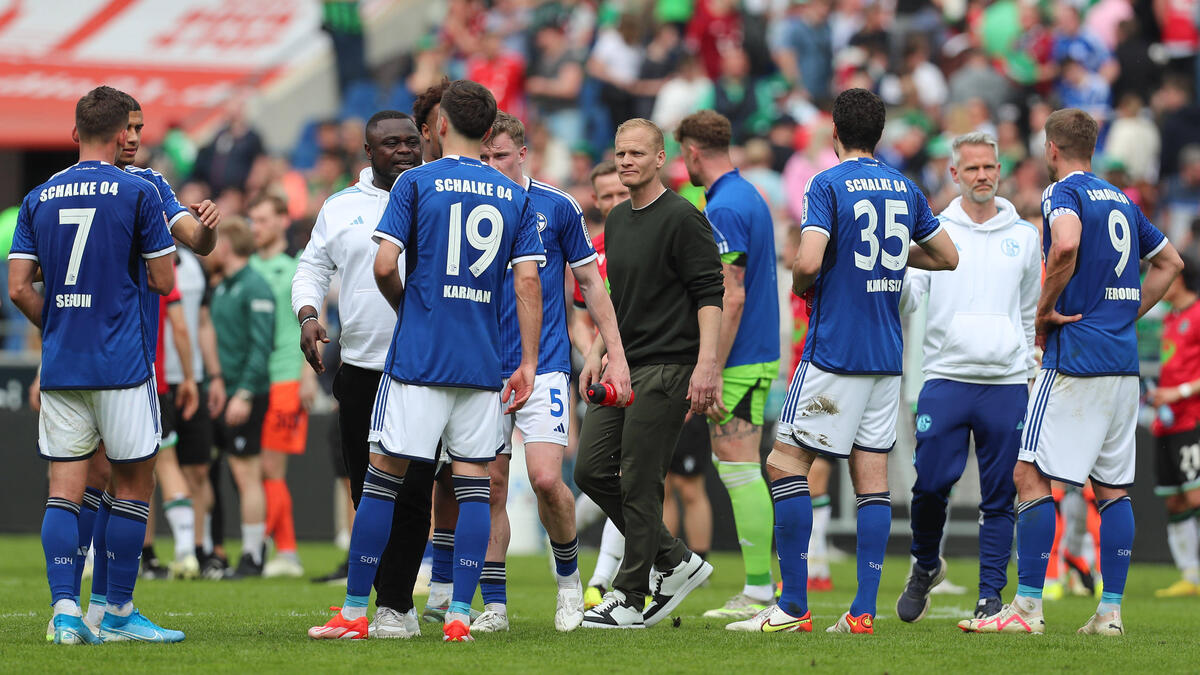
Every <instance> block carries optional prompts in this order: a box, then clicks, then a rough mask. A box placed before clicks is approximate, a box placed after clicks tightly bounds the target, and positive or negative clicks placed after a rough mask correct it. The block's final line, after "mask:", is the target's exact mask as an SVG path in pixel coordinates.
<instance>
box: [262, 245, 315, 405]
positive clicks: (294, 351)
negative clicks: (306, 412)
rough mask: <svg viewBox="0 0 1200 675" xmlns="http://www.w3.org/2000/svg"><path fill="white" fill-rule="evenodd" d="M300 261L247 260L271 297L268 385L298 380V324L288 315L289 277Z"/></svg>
mask: <svg viewBox="0 0 1200 675" xmlns="http://www.w3.org/2000/svg"><path fill="white" fill-rule="evenodd" d="M299 262H300V261H299V260H298V259H297V258H295V257H293V256H290V255H288V254H287V253H280V254H278V255H276V256H275V257H273V258H271V259H270V260H263V259H262V258H260V257H258V256H257V255H255V256H253V257H251V258H250V266H251V267H253V268H254V271H256V272H258V273H259V274H260V275H262V277H263V278H264V279H266V280H267V285H268V286H270V287H271V294H272V295H274V296H275V347H274V349H272V350H271V361H270V366H269V369H270V371H271V383H272V384H274V383H276V382H294V381H296V380H299V379H300V370H301V369H302V368H303V367H304V353H303V352H301V351H300V324H299V323H297V322H296V317H295V316H294V315H293V314H292V278H293V277H295V276H296V265H297V264H298V263H299Z"/></svg>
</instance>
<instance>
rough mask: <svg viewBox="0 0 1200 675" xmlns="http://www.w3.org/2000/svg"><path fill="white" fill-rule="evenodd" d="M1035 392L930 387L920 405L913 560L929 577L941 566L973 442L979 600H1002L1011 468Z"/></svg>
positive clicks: (1013, 387) (1007, 387) (1006, 387)
mask: <svg viewBox="0 0 1200 675" xmlns="http://www.w3.org/2000/svg"><path fill="white" fill-rule="evenodd" d="M1028 401H1029V390H1028V388H1027V387H1026V386H1025V385H1023V384H1001V385H995V384H990V385H989V384H967V383H964V382H954V381H951V380H929V381H928V382H926V383H925V386H924V387H922V389H921V396H920V398H919V399H917V452H916V457H915V458H914V460H913V463H914V465H915V466H916V469H917V480H916V483H914V484H913V499H912V533H913V542H912V555H913V557H915V558H916V559H917V563H918V564H919V565H921V567H923V568H925V569H933V568H934V567H936V566H937V563H938V551H939V548H940V544H941V541H942V531H943V529H944V528H945V525H946V507H947V504H948V498H949V496H950V488H952V487H953V486H954V484H955V483H956V482H958V479H959V478H961V477H962V473H963V469H965V468H966V465H967V452H968V442H969V440H970V435H971V434H974V436H975V457H976V459H977V460H978V462H979V483H980V491H981V493H982V501H981V502H980V504H979V512H980V525H979V597H980V598H987V597H993V596H999V595H1000V591H1001V590H1002V589H1003V588H1004V585H1005V583H1006V581H1007V575H1006V570H1007V567H1008V559H1009V555H1010V553H1011V551H1012V542H1013V524H1014V520H1015V519H1014V515H1013V499H1014V498H1015V497H1016V495H1017V489H1016V486H1015V485H1014V484H1013V467H1014V466H1016V463H1017V451H1018V450H1019V449H1020V445H1021V427H1022V425H1023V422H1024V419H1025V408H1026V405H1027V403H1028Z"/></svg>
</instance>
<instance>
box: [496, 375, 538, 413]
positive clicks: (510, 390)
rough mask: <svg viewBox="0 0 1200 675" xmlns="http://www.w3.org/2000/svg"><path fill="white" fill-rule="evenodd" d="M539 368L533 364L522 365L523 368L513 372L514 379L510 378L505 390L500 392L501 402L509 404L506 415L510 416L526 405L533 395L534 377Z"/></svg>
mask: <svg viewBox="0 0 1200 675" xmlns="http://www.w3.org/2000/svg"><path fill="white" fill-rule="evenodd" d="M536 371H537V368H536V367H535V366H534V365H533V364H525V363H522V364H521V367H519V368H517V370H516V371H515V372H513V374H512V377H509V378H508V383H507V384H505V385H504V390H503V391H501V392H500V400H501V401H504V402H505V403H508V401H509V399H510V398H511V399H512V403H509V405H508V408H506V409H505V411H504V414H505V415H508V414H511V413H515V412H517V411H518V410H520V409H521V407H522V406H524V405H525V402H526V401H528V400H529V397H530V396H532V395H533V377H534V373H535V372H536Z"/></svg>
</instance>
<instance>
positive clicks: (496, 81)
mask: <svg viewBox="0 0 1200 675" xmlns="http://www.w3.org/2000/svg"><path fill="white" fill-rule="evenodd" d="M467 79H468V80H474V81H476V82H478V83H479V84H482V85H483V86H485V87H487V88H488V90H490V91H491V92H492V95H493V96H495V97H496V106H497V108H498V109H500V110H503V111H504V112H506V113H509V114H511V115H513V116H514V117H517V118H522V117H524V116H525V62H524V61H523V60H522V59H521V57H520V56H518V55H517V54H514V53H513V52H510V51H507V50H505V49H504V43H503V41H502V40H501V38H500V36H499V35H497V34H495V33H485V34H484V35H483V37H482V38H481V39H480V41H479V49H478V51H476V52H475V54H474V55H473V56H472V57H471V58H469V59H467Z"/></svg>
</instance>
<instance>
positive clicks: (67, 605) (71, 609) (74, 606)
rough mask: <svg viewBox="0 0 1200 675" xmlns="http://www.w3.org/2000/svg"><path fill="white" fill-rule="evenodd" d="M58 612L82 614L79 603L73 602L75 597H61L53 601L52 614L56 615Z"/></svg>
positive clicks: (70, 614)
mask: <svg viewBox="0 0 1200 675" xmlns="http://www.w3.org/2000/svg"><path fill="white" fill-rule="evenodd" d="M59 614H67V615H69V616H83V612H81V611H80V610H79V603H77V602H75V598H63V599H62V600H59V601H58V602H56V603H54V616H58V615H59Z"/></svg>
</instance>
